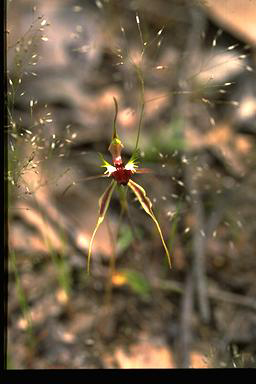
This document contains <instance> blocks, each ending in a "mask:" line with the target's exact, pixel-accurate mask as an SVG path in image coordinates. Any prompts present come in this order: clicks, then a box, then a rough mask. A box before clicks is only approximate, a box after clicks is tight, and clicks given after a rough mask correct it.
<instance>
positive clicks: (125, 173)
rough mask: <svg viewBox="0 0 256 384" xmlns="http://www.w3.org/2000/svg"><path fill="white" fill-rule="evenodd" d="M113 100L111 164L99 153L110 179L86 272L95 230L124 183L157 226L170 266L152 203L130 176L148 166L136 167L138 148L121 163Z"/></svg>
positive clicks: (143, 171) (101, 204) (168, 255)
mask: <svg viewBox="0 0 256 384" xmlns="http://www.w3.org/2000/svg"><path fill="white" fill-rule="evenodd" d="M114 102H115V108H116V114H115V119H114V127H113V136H112V141H111V143H110V145H109V148H108V150H109V151H110V153H111V155H112V160H113V165H111V164H110V163H108V162H107V161H106V160H105V159H104V157H103V156H102V154H99V156H100V158H101V160H102V165H101V167H104V168H106V171H105V172H104V174H103V175H102V176H105V177H110V178H112V181H111V183H110V184H109V185H108V187H107V188H106V190H105V191H104V192H103V194H102V196H101V197H100V199H99V216H98V221H97V223H96V226H95V229H94V231H93V234H92V237H91V240H90V244H89V252H88V261H87V272H88V273H89V271H90V258H91V253H92V245H93V241H94V237H95V235H96V232H97V230H98V228H99V226H100V225H101V224H102V222H103V220H104V218H105V215H106V212H107V210H108V207H109V203H110V200H111V197H112V194H113V192H114V190H115V188H116V187H117V186H120V185H124V186H126V185H127V186H128V187H129V188H130V189H131V190H132V192H133V193H134V194H135V196H136V197H137V199H138V201H139V202H140V204H141V206H142V208H143V209H144V211H145V212H146V213H147V214H148V215H149V216H150V217H151V218H152V220H153V221H154V223H155V225H156V227H157V230H158V232H159V234H160V238H161V241H162V244H163V247H164V249H165V253H166V255H167V258H168V263H169V266H170V268H171V258H170V254H169V251H168V248H167V246H166V244H165V241H164V238H163V235H162V231H161V228H160V225H159V223H158V221H157V219H156V217H155V215H154V213H153V210H152V203H151V201H150V199H149V198H148V197H147V195H146V192H145V190H144V189H143V188H142V187H141V186H140V185H139V184H137V183H135V182H134V181H133V180H132V179H131V177H132V176H133V175H134V174H136V173H150V172H151V170H150V169H148V168H138V158H139V151H138V149H135V151H134V153H133V155H132V156H131V158H130V160H129V161H128V163H127V164H126V165H124V164H123V161H122V156H121V152H122V149H123V148H124V146H123V144H122V142H121V140H120V138H119V137H118V135H117V132H116V118H117V113H118V106H117V101H116V99H115V98H114Z"/></svg>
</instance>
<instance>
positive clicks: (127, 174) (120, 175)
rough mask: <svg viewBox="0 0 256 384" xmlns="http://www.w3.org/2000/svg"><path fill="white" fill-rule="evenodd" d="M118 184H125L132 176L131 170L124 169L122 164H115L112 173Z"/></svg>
mask: <svg viewBox="0 0 256 384" xmlns="http://www.w3.org/2000/svg"><path fill="white" fill-rule="evenodd" d="M112 176H113V177H114V179H115V180H116V181H117V182H118V184H123V185H126V184H127V183H128V181H129V180H130V178H131V176H132V171H130V170H128V169H125V167H124V166H123V165H118V166H116V171H115V172H113V173H112Z"/></svg>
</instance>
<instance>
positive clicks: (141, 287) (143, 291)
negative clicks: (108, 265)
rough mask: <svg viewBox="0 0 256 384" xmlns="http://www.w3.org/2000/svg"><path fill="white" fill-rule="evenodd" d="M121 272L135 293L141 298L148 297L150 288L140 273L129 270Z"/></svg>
mask: <svg viewBox="0 0 256 384" xmlns="http://www.w3.org/2000/svg"><path fill="white" fill-rule="evenodd" d="M121 272H122V273H123V275H124V276H125V278H126V282H127V284H128V285H129V286H130V287H131V289H132V290H133V291H134V292H135V293H137V294H138V295H140V296H142V297H143V298H148V297H149V294H150V292H151V287H150V284H149V282H148V280H147V279H146V278H145V277H144V276H143V275H142V274H141V273H139V272H137V271H132V270H129V269H123V270H122V271H121Z"/></svg>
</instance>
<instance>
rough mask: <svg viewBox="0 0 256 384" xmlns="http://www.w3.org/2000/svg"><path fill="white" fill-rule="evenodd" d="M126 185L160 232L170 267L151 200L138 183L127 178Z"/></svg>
mask: <svg viewBox="0 0 256 384" xmlns="http://www.w3.org/2000/svg"><path fill="white" fill-rule="evenodd" d="M128 186H129V187H130V188H131V190H132V191H133V193H134V194H135V195H136V197H137V198H138V200H139V202H140V204H141V206H142V208H143V209H144V211H145V212H146V213H147V214H148V215H149V216H150V217H151V218H152V220H153V221H154V223H155V224H156V227H157V229H158V232H159V234H160V237H161V240H162V243H163V246H164V249H165V253H166V255H167V258H168V263H169V266H170V268H171V267H172V266H171V257H170V254H169V251H168V248H167V246H166V244H165V241H164V238H163V234H162V231H161V228H160V225H159V223H158V221H157V219H156V217H155V215H154V213H153V210H152V203H151V201H150V200H149V198H148V197H147V195H146V191H145V190H144V189H143V188H142V187H141V186H140V185H138V184H136V183H135V182H134V181H133V180H129V182H128Z"/></svg>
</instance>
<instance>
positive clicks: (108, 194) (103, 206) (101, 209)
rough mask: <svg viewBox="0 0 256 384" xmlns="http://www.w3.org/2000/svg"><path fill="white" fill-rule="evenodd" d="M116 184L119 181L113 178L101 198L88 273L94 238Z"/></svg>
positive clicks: (90, 251)
mask: <svg viewBox="0 0 256 384" xmlns="http://www.w3.org/2000/svg"><path fill="white" fill-rule="evenodd" d="M116 185H117V182H116V181H115V180H113V181H112V182H111V184H110V185H109V186H108V187H107V189H106V190H105V191H104V193H103V194H102V196H101V197H100V199H99V217H98V221H97V224H96V227H95V229H94V231H93V234H92V237H91V240H90V244H89V251H88V259H87V273H88V274H89V273H90V259H91V253H92V244H93V240H94V237H95V235H96V232H97V230H98V228H99V226H100V225H101V223H102V222H103V220H104V218H105V215H106V212H107V210H108V206H109V203H110V199H111V196H112V194H113V192H114V189H115V187H116Z"/></svg>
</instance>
